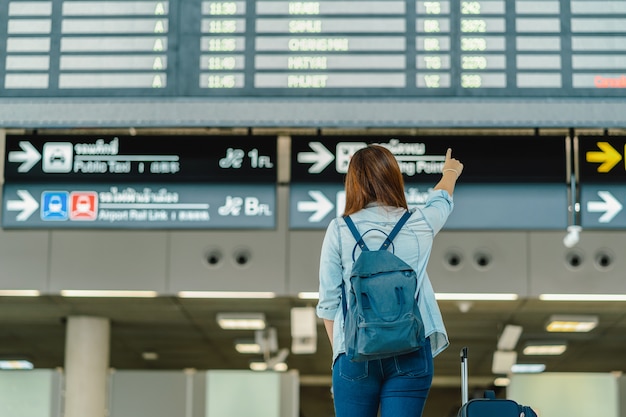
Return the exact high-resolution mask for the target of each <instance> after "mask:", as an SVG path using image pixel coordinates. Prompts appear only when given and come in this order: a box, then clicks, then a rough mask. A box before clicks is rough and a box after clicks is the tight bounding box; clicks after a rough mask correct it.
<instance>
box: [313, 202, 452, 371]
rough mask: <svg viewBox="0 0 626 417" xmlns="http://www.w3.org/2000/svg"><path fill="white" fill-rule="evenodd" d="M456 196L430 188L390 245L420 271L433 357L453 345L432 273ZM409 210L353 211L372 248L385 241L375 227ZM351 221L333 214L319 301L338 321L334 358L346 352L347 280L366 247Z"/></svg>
mask: <svg viewBox="0 0 626 417" xmlns="http://www.w3.org/2000/svg"><path fill="white" fill-rule="evenodd" d="M453 206H454V205H453V202H452V197H451V196H450V195H449V194H448V192H447V191H444V190H434V191H431V192H430V193H429V196H428V199H427V201H426V204H425V205H424V206H423V207H422V208H418V209H417V210H416V211H415V213H413V215H412V216H411V217H410V218H409V220H408V221H407V223H406V224H405V226H404V227H403V228H402V230H401V231H400V233H399V234H398V235H397V236H396V238H395V239H394V241H393V246H392V247H390V249H389V250H392V251H394V253H395V254H396V256H398V257H400V258H401V259H402V260H404V261H405V262H406V263H408V264H409V265H411V266H412V267H413V269H415V272H416V273H417V280H418V286H417V288H418V294H419V301H418V305H419V309H420V313H421V314H422V320H423V321H424V330H425V332H426V337H430V344H431V348H432V354H433V357H434V356H437V355H438V354H439V353H441V352H442V351H443V350H444V349H445V348H446V347H448V345H449V343H450V342H449V341H448V335H447V333H446V328H445V326H444V323H443V319H442V317H441V311H440V310H439V306H438V304H437V300H436V299H435V292H434V291H433V287H432V284H431V283H430V279H429V278H428V273H427V272H426V266H427V264H428V258H429V257H430V253H431V249H432V245H433V239H434V237H435V235H436V234H437V233H438V232H439V231H440V230H441V228H442V227H443V225H444V224H445V222H446V220H447V218H448V216H449V215H450V213H451V212H452V208H453ZM403 213H404V209H402V208H397V207H385V206H381V205H370V206H368V207H366V208H365V209H363V210H361V211H359V212H357V213H354V214H352V215H350V217H351V218H352V220H353V221H354V223H355V224H356V227H357V229H358V230H359V233H360V234H361V235H363V237H364V240H365V243H366V244H367V246H368V247H369V248H370V250H375V249H378V248H379V247H380V245H382V243H383V241H384V239H385V235H383V234H382V233H380V232H378V231H376V230H371V231H369V232H368V230H370V229H380V230H382V231H384V232H385V233H387V234H388V233H389V232H390V231H391V229H392V228H393V226H394V225H395V224H396V222H397V221H398V220H399V219H400V217H401V216H402V214H403ZM355 245H356V242H355V240H354V237H353V236H352V234H351V233H350V230H349V229H348V226H347V225H346V222H345V221H344V220H343V218H341V217H337V218H335V219H333V220H332V221H331V222H330V224H329V225H328V228H327V230H326V235H325V236H324V242H323V243H322V250H321V256H320V271H319V275H320V282H319V303H318V304H317V315H318V317H320V318H323V319H327V320H333V321H334V323H335V324H334V326H333V363H334V362H335V359H337V357H338V356H339V354H341V353H345V343H344V332H343V310H342V307H341V282H342V280H343V282H345V283H346V285H347V288H349V285H350V271H351V270H352V264H353V262H354V259H356V258H358V256H359V253H360V249H358V247H357V249H356V251H355V252H354V253H353V251H354V248H355Z"/></svg>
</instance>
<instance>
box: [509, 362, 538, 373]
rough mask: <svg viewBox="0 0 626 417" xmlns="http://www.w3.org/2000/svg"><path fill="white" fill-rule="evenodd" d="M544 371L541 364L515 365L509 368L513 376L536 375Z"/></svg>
mask: <svg viewBox="0 0 626 417" xmlns="http://www.w3.org/2000/svg"><path fill="white" fill-rule="evenodd" d="M545 370H546V365H544V364H543V363H517V364H515V365H513V366H512V367H511V372H513V373H514V374H538V373H541V372H543V371H545Z"/></svg>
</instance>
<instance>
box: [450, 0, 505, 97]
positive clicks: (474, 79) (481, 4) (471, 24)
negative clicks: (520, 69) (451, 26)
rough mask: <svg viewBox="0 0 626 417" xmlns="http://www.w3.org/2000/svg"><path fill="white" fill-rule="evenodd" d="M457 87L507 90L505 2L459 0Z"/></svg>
mask: <svg viewBox="0 0 626 417" xmlns="http://www.w3.org/2000/svg"><path fill="white" fill-rule="evenodd" d="M459 6H460V19H459V28H458V29H459V31H460V46H459V47H460V52H461V53H460V56H459V58H460V63H459V66H460V86H461V88H462V89H464V90H468V91H469V90H472V89H482V88H502V89H504V88H506V87H507V82H506V81H507V80H506V79H507V76H506V36H505V34H506V2H505V1H503V0H481V1H461V2H460V3H459Z"/></svg>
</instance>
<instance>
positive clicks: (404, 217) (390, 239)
mask: <svg viewBox="0 0 626 417" xmlns="http://www.w3.org/2000/svg"><path fill="white" fill-rule="evenodd" d="M414 212H415V210H407V211H406V212H405V213H404V214H403V215H402V217H401V218H400V220H398V223H396V225H395V227H394V228H393V229H392V230H391V233H389V236H387V239H385V241H384V242H383V244H382V245H381V246H380V249H379V250H387V248H389V246H390V245H391V242H393V239H394V238H395V237H396V235H397V234H398V233H399V232H400V229H402V226H404V224H405V223H406V221H407V220H409V217H411V215H412V214H413V213H414Z"/></svg>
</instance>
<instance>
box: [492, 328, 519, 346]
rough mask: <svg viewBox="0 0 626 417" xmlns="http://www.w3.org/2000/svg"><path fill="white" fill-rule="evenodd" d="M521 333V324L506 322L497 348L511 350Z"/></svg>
mask: <svg viewBox="0 0 626 417" xmlns="http://www.w3.org/2000/svg"><path fill="white" fill-rule="evenodd" d="M521 335H522V326H516V325H514V324H507V325H506V326H504V331H503V332H502V334H501V335H500V338H499V339H498V350H513V349H515V345H517V341H518V340H519V337H520V336H521Z"/></svg>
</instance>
